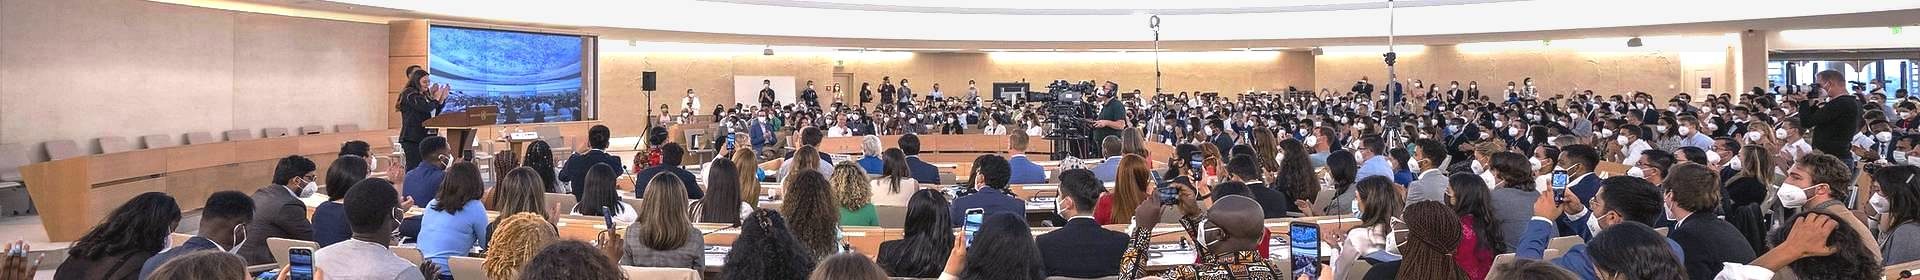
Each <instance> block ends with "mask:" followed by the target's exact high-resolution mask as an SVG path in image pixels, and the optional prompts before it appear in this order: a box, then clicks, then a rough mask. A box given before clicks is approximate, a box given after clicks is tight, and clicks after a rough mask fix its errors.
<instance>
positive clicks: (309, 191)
mask: <svg viewBox="0 0 1920 280" xmlns="http://www.w3.org/2000/svg"><path fill="white" fill-rule="evenodd" d="M317 189H320V185H319V184H314V183H313V182H311V181H309V182H307V184H306V185H301V186H300V195H299V196H300V198H308V197H312V196H313V191H314V190H317Z"/></svg>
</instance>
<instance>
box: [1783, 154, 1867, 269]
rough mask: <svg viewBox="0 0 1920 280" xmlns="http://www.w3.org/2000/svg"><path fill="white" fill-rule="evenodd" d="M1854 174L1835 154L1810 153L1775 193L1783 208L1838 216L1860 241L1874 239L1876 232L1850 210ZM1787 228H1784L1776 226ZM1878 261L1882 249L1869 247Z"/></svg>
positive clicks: (1790, 171)
mask: <svg viewBox="0 0 1920 280" xmlns="http://www.w3.org/2000/svg"><path fill="white" fill-rule="evenodd" d="M1852 185H1853V171H1852V169H1849V168H1847V165H1846V163H1844V162H1842V161H1840V159H1838V158H1835V157H1833V156H1831V155H1826V154H1809V155H1807V156H1803V157H1800V159H1799V160H1797V161H1795V162H1794V164H1793V167H1792V168H1788V169H1787V180H1786V181H1785V182H1782V183H1781V184H1780V190H1778V191H1775V195H1776V196H1777V197H1779V201H1780V204H1781V205H1784V206H1786V207H1787V208H1792V209H1794V210H1797V211H1795V212H1819V213H1821V214H1827V215H1829V216H1834V217H1836V218H1835V219H1836V220H1838V222H1841V225H1844V226H1847V227H1849V228H1851V229H1852V230H1851V231H1852V232H1853V233H1854V234H1859V235H1860V238H1859V239H1860V240H1878V239H1874V237H1873V232H1872V231H1868V230H1867V224H1866V223H1864V222H1862V221H1860V219H1859V218H1857V217H1856V216H1854V215H1853V210H1850V209H1848V208H1847V205H1846V201H1847V200H1848V199H1847V194H1850V193H1853V190H1851V187H1849V186H1852ZM1776 228H1784V227H1776ZM1867 251H1869V252H1872V253H1873V258H1874V259H1881V255H1882V254H1881V252H1880V247H1879V246H1867Z"/></svg>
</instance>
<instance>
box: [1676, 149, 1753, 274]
mask: <svg viewBox="0 0 1920 280" xmlns="http://www.w3.org/2000/svg"><path fill="white" fill-rule="evenodd" d="M1667 172H1668V174H1667V178H1666V180H1665V181H1662V182H1661V187H1662V188H1664V189H1666V190H1667V198H1666V204H1667V209H1671V210H1670V211H1671V212H1673V214H1672V216H1673V219H1675V220H1677V221H1678V222H1676V223H1675V224H1674V226H1673V229H1672V230H1671V232H1669V233H1668V234H1667V238H1671V239H1673V241H1674V242H1675V243H1680V248H1681V249H1682V250H1685V251H1686V252H1687V258H1686V259H1685V260H1683V262H1684V264H1685V265H1686V267H1687V276H1688V278H1691V279H1694V280H1706V279H1713V276H1714V274H1717V273H1719V272H1720V269H1721V267H1722V265H1723V263H1748V262H1751V261H1753V258H1754V252H1753V247H1749V246H1746V245H1747V239H1746V236H1744V235H1741V234H1740V230H1739V229H1735V228H1734V227H1733V224H1731V223H1727V221H1726V220H1722V219H1720V218H1719V217H1715V216H1714V215H1713V209H1714V208H1716V207H1719V206H1720V176H1719V175H1718V174H1714V172H1713V169H1711V168H1707V166H1705V165H1700V164H1695V163H1681V164H1677V165H1674V166H1673V167H1670V168H1668V171H1667Z"/></svg>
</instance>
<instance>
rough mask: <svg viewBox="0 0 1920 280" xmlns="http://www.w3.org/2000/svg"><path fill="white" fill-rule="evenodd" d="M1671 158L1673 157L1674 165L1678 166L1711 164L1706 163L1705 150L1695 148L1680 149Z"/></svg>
mask: <svg viewBox="0 0 1920 280" xmlns="http://www.w3.org/2000/svg"><path fill="white" fill-rule="evenodd" d="M1673 157H1674V164H1680V163H1693V164H1699V165H1707V164H1713V163H1711V162H1706V161H1707V150H1704V149H1700V148H1696V147H1681V148H1680V149H1679V150H1676V151H1674V153H1673Z"/></svg>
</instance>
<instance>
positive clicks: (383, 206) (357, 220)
mask: <svg viewBox="0 0 1920 280" xmlns="http://www.w3.org/2000/svg"><path fill="white" fill-rule="evenodd" d="M399 198H400V193H399V192H396V191H394V188H393V182H390V181H387V180H386V179H380V178H371V179H366V180H362V181H360V182H359V183H355V184H354V185H353V189H351V190H348V191H347V202H346V209H347V224H348V226H350V227H352V228H353V238H350V239H347V240H346V241H340V243H334V244H333V245H328V246H326V247H322V248H319V249H317V250H314V251H313V260H314V262H313V270H314V273H315V274H316V275H325V277H326V279H397V280H413V279H433V278H436V277H437V276H438V275H440V268H439V267H438V266H439V265H436V264H435V263H433V262H425V263H421V264H420V266H415V265H414V264H413V263H411V262H408V261H407V259H402V258H400V256H399V255H395V254H394V253H393V250H392V249H388V248H387V246H391V245H395V244H394V242H393V241H394V240H393V238H394V235H393V232H394V231H396V230H399V229H400V223H399V221H398V220H399V218H400V216H399V215H398V214H400V213H401V212H400V210H399V207H401V206H403V204H401V203H400V199H399ZM475 212H479V211H475Z"/></svg>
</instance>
